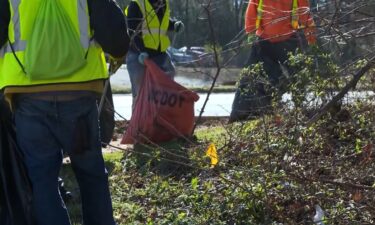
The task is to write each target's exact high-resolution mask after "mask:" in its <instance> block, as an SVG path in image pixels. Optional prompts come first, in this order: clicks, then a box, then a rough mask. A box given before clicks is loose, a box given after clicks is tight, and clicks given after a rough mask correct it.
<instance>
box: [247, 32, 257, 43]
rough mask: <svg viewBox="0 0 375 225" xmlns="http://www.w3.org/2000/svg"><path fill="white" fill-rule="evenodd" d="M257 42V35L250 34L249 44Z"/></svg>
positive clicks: (248, 37)
mask: <svg viewBox="0 0 375 225" xmlns="http://www.w3.org/2000/svg"><path fill="white" fill-rule="evenodd" d="M256 40H257V36H256V35H255V34H248V36H247V43H249V44H252V43H253V42H255V41H256Z"/></svg>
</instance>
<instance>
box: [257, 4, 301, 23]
mask: <svg viewBox="0 0 375 225" xmlns="http://www.w3.org/2000/svg"><path fill="white" fill-rule="evenodd" d="M297 9H298V0H293V5H292V12H291V14H292V15H291V18H292V20H291V25H292V28H293V29H296V30H297V29H298V28H299V24H298V14H297ZM262 16H263V0H259V3H258V8H257V19H256V21H255V28H256V29H257V30H258V28H259V27H260V22H261V20H262Z"/></svg>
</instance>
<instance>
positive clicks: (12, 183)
mask: <svg viewBox="0 0 375 225" xmlns="http://www.w3.org/2000/svg"><path fill="white" fill-rule="evenodd" d="M0 115H1V117H0V224H1V225H34V224H35V223H34V221H33V217H32V211H31V201H32V190H31V184H30V182H29V179H28V175H27V172H26V168H25V166H24V164H23V162H22V155H21V153H20V151H19V150H18V147H17V143H16V136H15V130H14V127H13V124H12V119H11V113H10V111H9V109H8V106H7V105H6V104H5V102H4V101H3V99H2V97H0Z"/></svg>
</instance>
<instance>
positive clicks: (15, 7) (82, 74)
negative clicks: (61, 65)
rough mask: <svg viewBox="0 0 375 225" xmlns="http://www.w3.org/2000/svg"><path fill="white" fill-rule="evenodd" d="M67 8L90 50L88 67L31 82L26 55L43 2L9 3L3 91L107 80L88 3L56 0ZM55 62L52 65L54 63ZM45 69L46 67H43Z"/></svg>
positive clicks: (0, 57) (0, 79) (1, 64)
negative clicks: (6, 89)
mask: <svg viewBox="0 0 375 225" xmlns="http://www.w3.org/2000/svg"><path fill="white" fill-rule="evenodd" d="M56 1H60V4H61V5H62V6H63V7H64V9H65V11H66V12H67V14H68V16H69V18H70V19H71V21H72V24H73V25H74V29H76V31H77V33H78V34H79V37H80V42H81V44H82V47H83V48H84V50H85V51H87V57H86V61H87V63H86V65H85V66H83V67H82V68H81V69H79V70H78V71H76V72H75V73H73V74H72V75H71V76H68V77H62V78H54V79H49V80H33V81H31V80H30V79H29V77H28V76H26V74H25V72H24V71H23V68H22V65H24V64H25V62H24V56H25V49H26V47H27V43H28V40H29V38H30V37H31V34H32V28H33V24H34V21H35V17H36V13H37V11H38V10H34V9H38V8H39V5H40V3H41V1H40V0H9V5H10V11H11V21H10V24H9V29H8V30H9V31H8V36H9V42H10V43H9V42H8V43H7V44H5V45H4V46H3V47H2V48H1V49H0V89H3V88H4V87H16V86H31V85H40V84H58V83H75V82H85V81H92V80H99V79H106V78H108V71H107V66H106V61H105V57H104V53H103V50H102V49H101V47H100V46H98V45H97V44H95V43H94V42H92V41H91V42H90V38H91V36H92V34H91V30H90V24H89V21H90V19H89V15H88V5H87V0H76V1H67V0H56ZM51 63H53V62H51ZM40 66H43V65H40Z"/></svg>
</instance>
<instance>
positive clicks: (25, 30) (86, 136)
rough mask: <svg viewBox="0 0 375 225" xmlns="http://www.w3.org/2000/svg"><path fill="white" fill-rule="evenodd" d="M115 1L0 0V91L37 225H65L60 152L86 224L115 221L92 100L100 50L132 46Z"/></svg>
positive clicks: (120, 51)
mask: <svg viewBox="0 0 375 225" xmlns="http://www.w3.org/2000/svg"><path fill="white" fill-rule="evenodd" d="M126 29H127V27H126V22H125V18H124V14H123V12H122V10H121V9H120V8H119V7H118V5H117V4H116V3H115V1H113V0H107V1H94V0H55V1H49V0H0V89H1V90H2V91H3V92H4V95H5V96H6V99H7V101H8V102H9V103H10V104H11V107H12V110H13V115H14V120H15V126H16V130H17V132H16V133H17V134H16V135H17V140H18V144H19V147H20V150H21V151H22V153H23V156H24V162H25V165H26V168H27V172H28V175H29V178H30V181H31V185H32V189H33V190H32V191H33V196H32V197H33V199H32V202H33V205H32V207H33V208H32V211H33V212H34V216H35V219H36V223H37V224H38V225H52V224H54V225H70V224H71V223H70V219H69V216H68V213H67V210H66V207H65V204H64V202H63V201H62V199H61V195H60V193H59V190H58V175H59V171H60V168H61V166H62V157H63V153H66V154H68V155H69V157H70V161H71V165H72V168H73V171H74V172H75V175H76V178H77V181H78V184H79V187H80V194H81V199H82V209H83V223H84V224H98V225H113V224H115V221H114V218H113V213H112V203H111V198H110V192H109V186H108V177H107V172H106V169H105V165H104V161H103V156H102V152H101V142H100V133H99V124H98V106H97V98H98V96H100V94H101V93H102V90H103V84H104V82H103V81H105V80H106V79H108V71H107V66H106V61H105V57H104V52H107V53H108V54H110V55H111V56H112V58H115V59H121V58H123V57H124V56H125V55H126V53H127V51H128V47H129V41H130V39H129V36H128V35H127V33H126Z"/></svg>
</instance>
